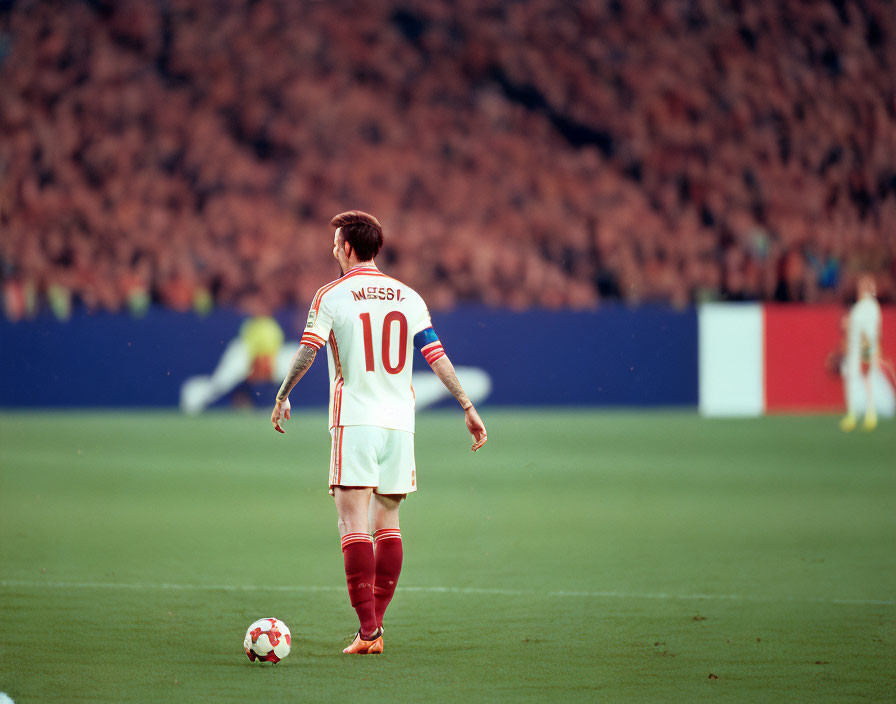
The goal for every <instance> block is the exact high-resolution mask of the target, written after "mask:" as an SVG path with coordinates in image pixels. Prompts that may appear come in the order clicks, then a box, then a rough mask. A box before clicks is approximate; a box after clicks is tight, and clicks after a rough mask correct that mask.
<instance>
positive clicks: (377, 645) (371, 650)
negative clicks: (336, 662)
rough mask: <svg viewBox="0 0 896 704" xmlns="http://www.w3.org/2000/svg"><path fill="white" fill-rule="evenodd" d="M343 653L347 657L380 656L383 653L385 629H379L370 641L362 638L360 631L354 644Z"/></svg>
mask: <svg viewBox="0 0 896 704" xmlns="http://www.w3.org/2000/svg"><path fill="white" fill-rule="evenodd" d="M342 652H343V653H345V654H346V655H379V654H380V653H382V652H383V629H382V628H378V629H377V632H376V633H375V634H374V637H373V638H372V639H370V640H364V639H363V638H361V631H358V632H357V633H356V634H355V640H354V641H353V642H352V644H351V645H350V646H348V647H347V648H345V649H344V650H343V651H342Z"/></svg>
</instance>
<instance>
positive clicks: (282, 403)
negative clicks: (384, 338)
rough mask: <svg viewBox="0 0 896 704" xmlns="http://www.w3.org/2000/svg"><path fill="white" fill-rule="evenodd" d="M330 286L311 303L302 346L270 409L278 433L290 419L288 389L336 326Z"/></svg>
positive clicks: (308, 365) (296, 381) (319, 291)
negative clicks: (327, 299)
mask: <svg viewBox="0 0 896 704" xmlns="http://www.w3.org/2000/svg"><path fill="white" fill-rule="evenodd" d="M327 288H328V287H327V286H323V287H321V288H320V289H319V290H318V292H317V294H316V295H315V296H314V300H313V301H312V302H311V310H310V311H308V321H307V322H306V323H305V329H304V330H303V331H302V339H301V340H300V341H299V349H298V350H296V353H295V355H293V358H292V362H291V363H290V365H289V371H288V372H287V373H286V377H285V378H284V379H283V383H282V384H281V385H280V390H279V391H278V392H277V398H276V399H275V402H274V410H273V411H272V412H271V424H272V425H273V426H274V430H276V431H277V432H278V433H282V432H284V430H283V428H281V427H280V421H281V420H282V419H286V420H289V414H290V409H289V392H290V391H292V390H293V387H295V385H296V384H298V383H299V379H301V378H302V377H303V376H305V372H307V371H308V369H310V368H311V364H312V363H313V362H314V358H315V357H316V356H317V351H318V350H319V349H320V348H321V347H323V346H324V345H325V344H326V340H327V336H328V335H329V334H330V330H331V329H332V327H333V314H332V311H330V309H329V306H327V304H326V303H325V301H324V300H323V295H324V293H325V292H326V290H327Z"/></svg>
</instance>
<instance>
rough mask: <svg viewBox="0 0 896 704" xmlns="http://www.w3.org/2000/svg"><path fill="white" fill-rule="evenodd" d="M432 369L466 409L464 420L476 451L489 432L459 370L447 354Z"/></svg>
mask: <svg viewBox="0 0 896 704" xmlns="http://www.w3.org/2000/svg"><path fill="white" fill-rule="evenodd" d="M430 366H432V370H433V371H434V372H435V374H436V376H437V377H439V380H440V381H441V382H442V383H443V384H444V385H445V388H446V389H448V390H449V391H450V392H451V395H452V396H454V398H456V399H457V402H458V403H459V404H460V407H461V408H463V409H464V422H465V423H466V424H467V430H469V431H470V435H472V436H473V444H472V445H471V446H470V449H471V450H473V452H476V450H478V449H479V448H480V447H482V446H483V445H485V443H486V442H487V441H488V434H487V433H486V432H485V423H483V422H482V418H480V417H479V414H478V413H477V412H476V409H475V408H473V402H472V401H471V400H470V399H469V397H468V396H467V394H466V393H464V388H463V387H462V386H461V385H460V381H459V380H458V378H457V372H455V371H454V365H453V364H452V363H451V360H450V359H448V357H447V356H445V357H440V358H439V359H437V360H436V361H435V362H433V363H432V364H431V365H430Z"/></svg>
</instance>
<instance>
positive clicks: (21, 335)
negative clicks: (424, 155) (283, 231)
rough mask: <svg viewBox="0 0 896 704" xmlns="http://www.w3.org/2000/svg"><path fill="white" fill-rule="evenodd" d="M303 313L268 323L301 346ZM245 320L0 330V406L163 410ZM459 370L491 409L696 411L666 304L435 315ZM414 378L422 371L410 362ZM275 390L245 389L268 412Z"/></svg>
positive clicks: (322, 368) (106, 322)
mask: <svg viewBox="0 0 896 704" xmlns="http://www.w3.org/2000/svg"><path fill="white" fill-rule="evenodd" d="M304 313H305V312H304V311H301V312H290V311H285V312H281V313H280V314H278V315H277V316H276V317H277V319H278V320H279V322H280V323H281V325H282V326H283V329H284V330H285V331H286V336H287V340H295V341H297V340H298V336H299V332H300V328H301V326H302V325H303V323H304V317H305V316H304ZM243 320H244V316H242V315H240V314H238V313H236V312H234V311H228V310H216V311H214V312H213V313H211V314H209V315H206V316H199V315H196V314H192V313H177V312H174V311H170V310H164V309H160V308H159V309H151V310H150V311H149V312H148V313H147V314H146V315H145V316H144V317H142V318H139V319H137V318H133V317H131V316H130V315H127V314H124V313H122V314H93V315H88V314H87V313H84V312H79V313H76V314H75V315H74V316H73V317H72V318H71V319H70V320H68V321H64V322H60V321H57V320H55V319H53V318H51V317H49V316H44V317H39V318H37V319H34V320H25V321H19V322H11V321H8V320H2V321H0V406H4V407H52V408H66V407H68V408H71V407H140V406H142V407H171V406H176V405H177V404H178V400H179V396H180V388H181V385H182V384H183V382H184V381H185V380H186V379H187V378H189V377H191V376H194V375H198V374H210V373H211V371H212V370H213V369H214V368H215V366H216V364H217V363H218V360H219V359H220V357H221V354H222V352H223V351H224V349H225V347H226V346H227V344H228V343H229V342H230V341H231V340H233V339H234V338H235V337H236V336H237V333H238V330H239V327H240V324H241V323H242V321H243ZM433 325H434V327H435V329H436V332H437V333H438V335H439V337H440V339H441V341H442V343H443V344H444V346H445V350H446V351H447V353H448V355H449V357H450V358H451V359H452V361H453V362H454V363H455V364H456V365H467V366H473V367H479V368H481V369H484V370H485V371H486V372H487V373H488V374H489V376H490V377H491V380H492V392H491V395H490V396H489V398H488V401H487V402H488V403H490V404H493V405H512V406H526V405H538V406H544V405H558V406H563V405H576V406H583V405H585V406H602V405H608V406H620V405H621V406H694V405H696V403H697V314H696V311H695V310H694V309H687V310H684V311H680V310H674V309H671V308H668V307H665V306H641V307H638V308H629V307H626V306H622V305H611V306H605V307H602V308H600V309H598V310H596V311H594V312H572V311H559V312H558V311H543V310H530V311H525V312H511V311H507V310H498V309H492V308H485V307H465V308H460V309H456V310H454V311H450V312H441V313H439V312H436V313H434V314H433ZM414 362H415V365H416V368H417V369H425V368H426V363H425V362H424V361H423V359H422V357H420V356H419V355H415V360H414ZM326 366H327V365H326V363H325V362H324V361H323V360H318V362H317V363H316V364H315V365H314V366H313V367H312V369H311V370H310V372H309V373H308V375H307V376H306V378H305V379H303V381H302V382H301V386H300V389H299V390H298V391H297V392H293V395H292V401H293V404H294V405H313V406H317V405H322V404H324V403H326V398H327V391H326V389H327V372H326ZM275 391H276V384H265V385H262V387H260V388H253V390H252V396H253V397H256V396H257V398H258V403H259V405H262V406H267V405H268V403H269V402H270V399H271V398H272V397H273V394H274V392H275Z"/></svg>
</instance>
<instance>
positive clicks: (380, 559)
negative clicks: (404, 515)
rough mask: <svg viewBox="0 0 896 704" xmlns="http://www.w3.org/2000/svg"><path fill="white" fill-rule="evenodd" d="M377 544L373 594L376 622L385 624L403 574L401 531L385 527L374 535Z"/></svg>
mask: <svg viewBox="0 0 896 704" xmlns="http://www.w3.org/2000/svg"><path fill="white" fill-rule="evenodd" d="M373 541H374V544H375V545H376V583H375V584H374V587H373V595H374V596H375V597H376V622H377V625H378V626H382V625H383V615H384V614H385V613H386V608H387V607H388V606H389V602H390V601H392V595H393V594H395V585H397V584H398V575H400V574H401V558H402V555H403V552H402V549H401V531H400V530H398V528H383V529H382V530H378V531H377V532H376V533H375V534H374V536H373Z"/></svg>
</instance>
